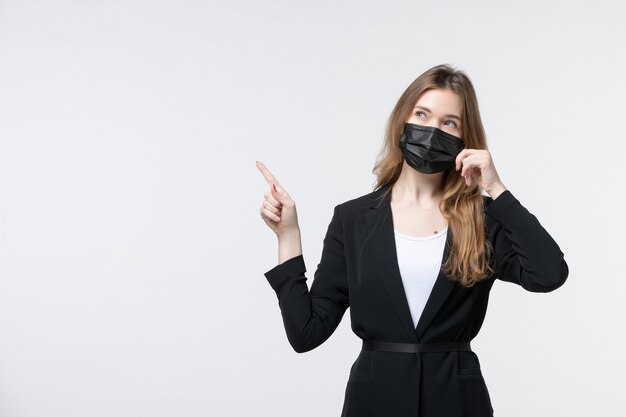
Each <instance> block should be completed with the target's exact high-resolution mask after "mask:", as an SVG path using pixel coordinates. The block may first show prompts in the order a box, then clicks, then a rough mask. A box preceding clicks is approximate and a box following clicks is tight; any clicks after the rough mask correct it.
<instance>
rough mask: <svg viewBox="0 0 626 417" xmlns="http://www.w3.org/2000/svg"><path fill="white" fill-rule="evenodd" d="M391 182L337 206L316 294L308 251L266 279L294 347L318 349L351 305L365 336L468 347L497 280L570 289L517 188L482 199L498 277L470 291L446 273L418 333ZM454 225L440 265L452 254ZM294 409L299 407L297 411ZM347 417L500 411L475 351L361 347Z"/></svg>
mask: <svg viewBox="0 0 626 417" xmlns="http://www.w3.org/2000/svg"><path fill="white" fill-rule="evenodd" d="M390 186H391V184H388V185H386V186H383V187H381V188H379V189H378V190H376V191H373V192H371V193H369V194H366V195H363V196H361V197H358V198H355V199H352V200H349V201H346V202H344V203H342V204H339V205H337V206H335V209H334V213H333V216H332V219H331V221H330V224H329V226H328V231H327V233H326V237H325V238H324V245H323V250H322V256H321V260H320V263H319V264H318V265H317V270H316V271H315V274H314V280H313V283H312V285H311V288H310V291H309V288H308V287H307V284H306V280H307V277H306V276H305V272H306V268H305V264H304V259H303V256H302V255H299V256H296V257H293V258H291V259H288V260H286V261H284V262H283V263H281V264H279V265H277V266H275V267H274V268H272V269H271V270H269V271H268V272H266V273H265V274H264V275H265V277H266V278H267V280H268V281H269V284H270V285H271V287H272V288H273V289H274V291H275V292H276V295H277V297H278V304H279V307H280V310H281V314H282V318H283V323H284V326H285V330H286V333H287V338H288V340H289V343H290V344H291V346H292V347H293V349H294V350H295V351H296V352H300V353H301V352H306V351H309V350H311V349H314V348H316V347H317V346H319V345H320V344H322V343H323V342H324V341H325V340H327V339H328V338H329V337H330V335H331V334H332V333H333V332H334V331H335V329H336V328H337V326H338V325H339V322H340V321H341V319H342V317H343V315H344V313H345V311H346V309H347V308H348V307H350V319H351V325H352V330H353V332H354V333H355V334H356V335H357V336H358V337H359V338H361V339H364V340H382V341H391V342H405V343H406V342H408V343H428V342H462V341H471V340H472V339H473V338H474V337H475V336H476V334H477V333H478V331H479V330H480V328H481V325H482V323H483V320H484V318H485V312H486V309H487V302H488V299H489V291H490V289H491V286H492V285H493V283H494V281H495V280H496V279H500V280H503V281H509V282H512V283H515V284H517V285H520V286H521V287H522V288H524V289H526V290H528V291H532V292H549V291H552V290H555V289H556V288H558V287H560V286H561V285H563V283H564V282H565V280H566V278H567V276H568V273H569V269H568V266H567V263H566V262H565V259H564V255H563V252H561V250H560V248H559V246H558V245H557V243H556V242H555V241H554V239H553V238H552V237H551V236H550V235H549V234H548V232H547V231H546V230H545V229H544V228H543V227H542V226H541V224H540V223H539V221H538V220H537V218H536V217H535V216H534V215H533V214H531V213H530V212H529V211H528V210H527V209H526V208H525V207H523V206H522V204H521V203H520V202H519V201H518V200H517V199H516V198H515V197H514V196H513V194H512V193H511V191H510V190H506V191H504V192H503V193H501V194H500V195H499V196H498V197H497V198H496V199H495V200H493V199H492V198H491V197H488V196H483V197H484V201H485V223H486V224H485V228H486V234H487V238H488V239H489V240H490V241H491V243H492V245H493V246H494V249H495V251H494V258H492V260H491V261H492V262H493V261H495V264H494V263H492V266H494V265H495V268H494V269H495V271H496V272H495V273H494V274H492V275H491V276H490V278H489V279H487V280H484V281H481V282H480V283H478V284H477V285H475V286H474V287H472V288H465V287H463V286H461V285H460V284H458V283H456V282H454V281H452V280H450V279H449V277H448V276H447V275H446V274H445V273H444V272H443V271H441V270H440V273H439V276H438V277H437V280H436V281H435V284H434V287H433V289H432V292H431V294H430V297H429V298H428V301H427V303H426V306H425V308H424V310H423V313H422V315H421V317H420V319H419V322H418V324H417V326H416V327H413V322H412V318H411V312H410V309H409V306H408V302H407V299H406V295H405V292H404V288H403V284H402V279H401V276H400V271H399V267H398V262H397V256H396V247H395V238H394V232H393V220H392V214H391V206H390V204H389V203H390V198H391V194H390V193H385V191H387V188H388V187H390ZM451 237H452V230H451V229H450V228H449V229H448V233H447V238H446V244H445V249H444V253H443V257H442V262H443V261H444V260H445V259H446V257H447V256H448V254H449V252H450V246H451ZM295 411H296V410H294V412H295ZM341 415H342V417H365V416H376V417H409V416H410V417H414V416H418V415H419V416H420V417H453V416H459V417H460V416H476V417H478V416H480V417H485V416H491V415H493V407H492V404H491V400H490V396H489V392H488V389H487V386H486V384H485V380H484V378H483V376H482V373H481V369H480V362H479V360H478V356H477V355H476V353H475V352H473V351H458V352H455V351H452V352H429V353H401V352H385V351H369V350H362V351H361V352H360V353H359V355H358V357H357V358H356V359H355V361H354V362H353V364H352V367H351V369H350V374H349V378H348V381H347V385H346V389H345V397H344V404H343V410H342V413H341Z"/></svg>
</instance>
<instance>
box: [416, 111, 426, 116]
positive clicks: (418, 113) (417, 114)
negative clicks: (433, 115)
mask: <svg viewBox="0 0 626 417" xmlns="http://www.w3.org/2000/svg"><path fill="white" fill-rule="evenodd" d="M420 113H421V114H423V115H424V116H425V115H426V113H424V112H423V111H419V110H418V111H417V113H415V115H416V116H419V115H420Z"/></svg>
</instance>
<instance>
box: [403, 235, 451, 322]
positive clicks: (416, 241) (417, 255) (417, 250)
mask: <svg viewBox="0 0 626 417" xmlns="http://www.w3.org/2000/svg"><path fill="white" fill-rule="evenodd" d="M447 233H448V227H447V226H446V228H445V229H443V230H441V231H440V232H438V233H437V234H433V235H432V236H427V237H416V236H407V235H404V234H402V233H400V232H398V231H397V230H395V229H394V234H395V239H396V250H397V252H398V266H399V268H400V275H401V277H402V284H403V285H404V292H405V294H406V298H407V301H408V303H409V308H410V309H411V316H412V317H413V326H415V327H416V326H417V323H418V321H419V318H420V316H421V315H422V311H424V307H425V306H426V301H427V300H428V297H429V296H430V293H431V291H432V289H433V286H434V285H435V281H436V280H437V276H438V275H439V270H440V269H441V261H442V257H443V249H444V245H445V243H446V235H447Z"/></svg>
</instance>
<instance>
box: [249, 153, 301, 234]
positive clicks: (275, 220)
mask: <svg viewBox="0 0 626 417" xmlns="http://www.w3.org/2000/svg"><path fill="white" fill-rule="evenodd" d="M256 166H257V168H258V169H259V171H261V174H263V177H264V178H265V180H266V181H267V183H268V184H269V185H270V191H268V192H266V193H265V196H264V197H265V199H264V200H263V203H262V205H261V218H263V221H265V224H267V225H268V226H269V227H270V229H272V230H273V231H274V233H276V236H278V237H279V238H280V237H286V236H289V235H296V234H299V233H300V226H299V225H298V214H297V213H296V203H295V201H293V199H292V198H291V196H290V195H289V193H287V191H286V190H285V189H284V188H283V187H281V186H280V184H278V181H277V180H276V178H275V177H274V175H272V173H271V172H270V170H269V169H267V167H266V166H265V165H264V164H263V163H262V162H261V161H256Z"/></svg>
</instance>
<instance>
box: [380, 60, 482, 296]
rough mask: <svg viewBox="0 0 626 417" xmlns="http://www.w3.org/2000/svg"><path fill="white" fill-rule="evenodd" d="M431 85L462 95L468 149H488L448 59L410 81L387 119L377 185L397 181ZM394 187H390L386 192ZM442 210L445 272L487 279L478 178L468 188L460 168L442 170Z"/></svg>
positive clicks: (466, 87) (472, 280) (464, 85)
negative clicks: (407, 127)
mask: <svg viewBox="0 0 626 417" xmlns="http://www.w3.org/2000/svg"><path fill="white" fill-rule="evenodd" d="M433 88H439V89H449V90H451V91H453V92H454V93H456V94H457V95H458V96H459V97H460V98H461V101H462V102H463V111H462V114H461V129H462V136H461V137H462V138H463V141H464V143H465V148H471V149H488V148H487V140H486V135H485V131H484V128H483V125H482V121H481V119H480V113H479V110H478V101H477V99H476V93H475V91H474V87H473V85H472V82H471V81H470V79H469V77H468V76H467V75H466V74H465V73H464V72H463V71H461V70H458V69H456V68H454V67H452V66H451V65H449V64H442V65H437V66H434V67H432V68H430V69H429V70H427V71H426V72H424V73H423V74H422V75H420V76H419V77H417V78H416V79H415V80H414V81H413V82H412V83H411V84H410V85H409V86H408V88H407V89H406V90H405V91H404V93H402V96H400V99H399V100H398V102H397V103H396V105H395V107H394V108H393V111H392V112H391V115H390V116H389V119H388V120H387V126H386V128H385V139H384V142H383V146H382V149H381V151H380V153H379V155H378V158H377V162H376V164H375V166H374V169H373V170H372V172H373V173H374V174H375V175H376V178H377V179H376V183H375V186H374V189H375V190H376V189H379V188H380V187H383V186H385V185H388V184H393V183H395V182H396V180H397V179H398V177H399V176H400V172H401V171H402V165H403V163H404V157H403V155H402V151H401V149H400V136H401V135H402V132H403V130H404V123H405V122H406V120H407V119H408V118H409V116H410V114H411V112H412V111H413V108H414V106H415V103H416V102H417V100H418V99H419V97H420V95H421V94H422V93H424V92H425V91H427V90H430V89H433ZM390 190H391V187H389V188H388V190H387V192H390ZM439 209H440V210H441V212H442V214H443V215H444V217H445V218H446V219H447V220H448V224H449V229H450V230H451V231H452V239H451V241H452V247H451V251H450V256H449V257H448V259H447V260H445V261H444V264H443V265H442V267H443V270H444V272H445V273H446V274H448V275H449V276H450V278H451V279H453V280H454V281H457V282H459V283H460V284H462V285H463V286H465V287H471V286H473V285H475V284H476V283H478V282H480V281H482V280H484V279H487V278H488V276H489V274H490V273H493V272H494V271H493V269H492V267H491V265H490V259H491V254H492V253H493V248H492V246H491V244H490V242H489V240H488V239H487V238H486V236H485V219H484V199H483V196H482V194H481V189H480V187H479V186H478V185H477V184H475V183H474V182H473V183H472V185H471V186H470V187H468V186H467V185H465V180H464V178H463V177H461V174H460V171H456V169H455V168H454V167H452V168H451V169H449V170H447V171H446V172H445V173H444V193H443V198H442V200H441V203H440V204H439Z"/></svg>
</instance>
